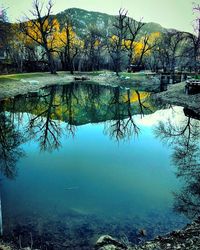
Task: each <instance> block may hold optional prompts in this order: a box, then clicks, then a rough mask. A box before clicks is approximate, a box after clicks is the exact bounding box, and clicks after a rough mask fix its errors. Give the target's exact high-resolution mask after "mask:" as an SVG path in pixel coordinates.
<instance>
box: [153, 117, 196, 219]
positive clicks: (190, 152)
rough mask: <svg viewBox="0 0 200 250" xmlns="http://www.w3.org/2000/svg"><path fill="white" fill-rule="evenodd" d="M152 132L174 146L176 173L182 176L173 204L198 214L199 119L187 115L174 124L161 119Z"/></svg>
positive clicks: (183, 210) (179, 209)
mask: <svg viewBox="0 0 200 250" xmlns="http://www.w3.org/2000/svg"><path fill="white" fill-rule="evenodd" d="M155 134H156V136H157V137H159V138H160V139H161V140H162V141H163V142H167V143H168V145H170V146H171V147H172V148H173V154H172V160H173V164H174V165H175V166H176V167H177V171H176V175H177V177H181V178H182V179H183V180H184V185H183V187H182V190H181V191H180V192H178V193H175V194H174V195H175V203H174V208H175V210H176V211H178V212H181V213H184V214H185V215H186V216H188V217H196V216H197V215H198V216H199V214H200V148H199V138H200V123H199V122H198V121H195V120H193V119H191V118H190V117H188V118H186V119H185V121H184V122H182V123H181V124H179V125H177V124H175V123H172V122H171V121H170V120H168V122H167V123H164V122H160V123H159V125H158V127H157V128H156V130H155Z"/></svg>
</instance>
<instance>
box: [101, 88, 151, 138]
mask: <svg viewBox="0 0 200 250" xmlns="http://www.w3.org/2000/svg"><path fill="white" fill-rule="evenodd" d="M133 93H134V94H135V95H136V100H135V103H134V106H133V103H132V101H131V94H133ZM145 101H146V98H144V100H143V99H142V97H141V95H140V92H139V91H134V92H131V90H130V89H126V92H125V93H124V91H123V92H122V91H120V87H116V88H113V97H112V98H111V101H110V103H109V105H108V109H109V110H112V112H113V116H112V120H110V121H107V122H106V126H105V133H106V134H109V136H110V137H111V138H115V139H116V140H117V141H120V140H126V139H127V140H129V139H130V138H132V137H133V136H138V134H139V132H140V129H139V127H138V126H137V124H136V123H135V121H134V114H140V115H141V116H143V115H144V114H146V113H147V112H152V110H151V109H150V108H149V107H148V106H146V105H145Z"/></svg>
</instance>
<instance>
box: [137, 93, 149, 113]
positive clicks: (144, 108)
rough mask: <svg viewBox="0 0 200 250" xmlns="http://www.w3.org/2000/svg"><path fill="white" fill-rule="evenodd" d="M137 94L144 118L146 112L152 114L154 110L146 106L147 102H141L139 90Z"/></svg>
mask: <svg viewBox="0 0 200 250" xmlns="http://www.w3.org/2000/svg"><path fill="white" fill-rule="evenodd" d="M135 92H136V94H137V97H138V103H139V108H140V114H141V116H144V114H145V110H149V111H150V112H152V110H151V109H150V108H149V107H147V106H145V104H144V103H145V101H142V100H141V97H140V92H139V91H138V90H136V91H135Z"/></svg>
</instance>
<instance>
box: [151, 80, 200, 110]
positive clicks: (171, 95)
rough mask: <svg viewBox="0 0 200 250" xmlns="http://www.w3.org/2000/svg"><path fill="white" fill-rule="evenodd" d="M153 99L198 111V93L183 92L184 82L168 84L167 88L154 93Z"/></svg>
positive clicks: (199, 107)
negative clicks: (188, 93)
mask: <svg viewBox="0 0 200 250" xmlns="http://www.w3.org/2000/svg"><path fill="white" fill-rule="evenodd" d="M154 99H155V100H160V101H161V102H163V103H168V104H172V105H178V106H182V107H185V108H188V109H191V110H195V112H196V113H200V94H195V95H187V94H186V93H185V82H181V83H177V84H172V85H168V90H167V91H164V92H160V93H157V94H155V95H154Z"/></svg>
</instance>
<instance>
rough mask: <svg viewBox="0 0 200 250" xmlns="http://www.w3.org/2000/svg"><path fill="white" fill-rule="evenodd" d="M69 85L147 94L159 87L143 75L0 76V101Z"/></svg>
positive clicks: (61, 74) (39, 74) (32, 74)
mask: <svg viewBox="0 0 200 250" xmlns="http://www.w3.org/2000/svg"><path fill="white" fill-rule="evenodd" d="M75 78H84V80H75ZM71 83H87V84H97V85H104V86H113V87H116V86H122V87H132V88H136V89H137V88H140V89H141V90H144V91H149V92H155V91H156V89H157V88H158V87H159V85H158V84H157V83H156V82H155V83H153V84H152V80H151V79H150V80H149V79H147V78H146V76H145V75H144V74H129V73H128V74H127V73H124V75H122V76H120V77H117V76H116V75H115V74H114V73H112V72H99V73H97V72H96V73H95V72H94V73H90V72H83V73H78V72H76V73H75V74H74V75H70V74H69V73H64V72H59V73H58V74H57V75H51V74H50V73H42V74H41V73H30V74H29V73H27V74H13V75H0V100H3V99H6V98H11V97H14V96H17V95H24V94H28V93H29V92H37V91H38V90H39V89H41V88H44V87H48V86H51V85H67V84H71Z"/></svg>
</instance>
